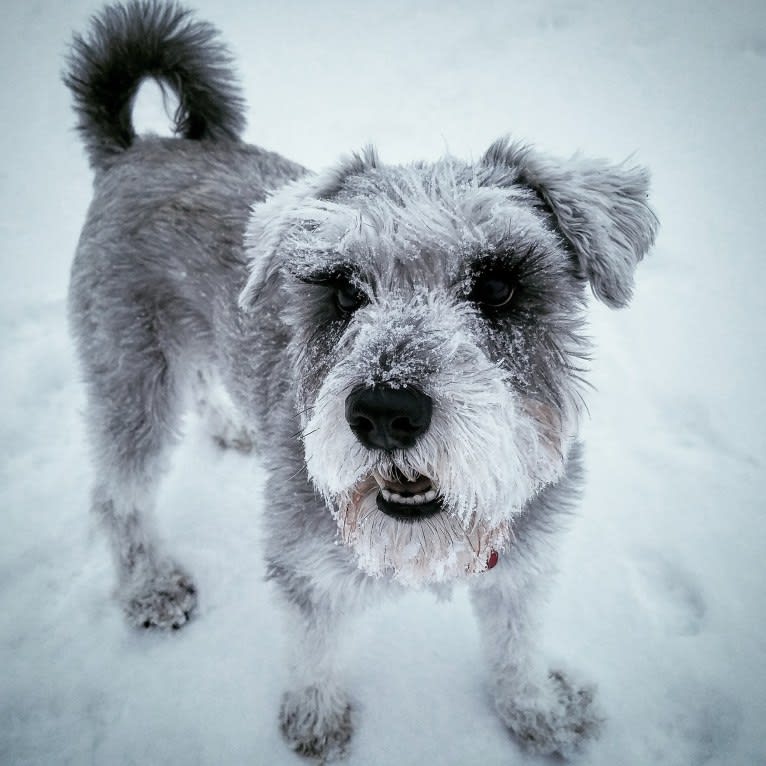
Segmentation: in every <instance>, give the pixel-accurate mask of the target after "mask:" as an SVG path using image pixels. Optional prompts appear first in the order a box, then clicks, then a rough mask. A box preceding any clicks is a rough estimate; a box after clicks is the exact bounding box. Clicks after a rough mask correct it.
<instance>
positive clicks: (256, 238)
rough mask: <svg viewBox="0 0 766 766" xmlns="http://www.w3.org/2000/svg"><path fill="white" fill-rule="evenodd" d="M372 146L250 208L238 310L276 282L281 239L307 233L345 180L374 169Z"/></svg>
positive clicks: (248, 307) (279, 261) (343, 158)
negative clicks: (246, 271) (246, 268)
mask: <svg viewBox="0 0 766 766" xmlns="http://www.w3.org/2000/svg"><path fill="white" fill-rule="evenodd" d="M378 164H379V160H378V156H377V154H376V152H375V149H374V148H373V147H372V146H367V147H365V148H364V149H363V150H362V151H361V152H359V153H354V154H351V155H349V156H343V157H341V158H340V160H339V161H338V163H337V164H336V165H334V166H332V167H330V168H327V169H326V170H324V171H323V172H322V173H319V174H318V175H313V174H309V175H305V176H303V177H302V178H299V179H298V180H297V181H293V182H292V183H289V184H287V185H286V186H284V187H282V188H281V189H280V190H278V191H277V192H276V193H274V194H273V195H272V196H271V197H269V198H268V199H266V201H265V202H259V203H256V204H255V205H253V207H252V209H251V212H250V220H249V221H248V225H247V230H246V231H245V251H246V253H247V256H248V259H249V261H250V275H249V277H248V280H247V283H246V284H245V287H244V289H243V290H242V292H241V293H240V295H239V306H240V308H241V309H243V310H245V311H247V310H249V309H251V308H252V307H253V305H254V304H255V303H256V301H257V300H258V297H259V295H260V294H261V293H262V292H264V291H268V289H269V286H273V285H274V284H275V282H276V281H277V280H278V278H279V271H280V268H281V265H282V259H281V252H282V250H283V246H284V242H285V238H286V237H287V236H288V235H289V233H290V232H291V231H293V230H295V229H297V228H303V229H305V230H308V231H310V230H311V229H312V227H313V226H314V225H315V224H316V222H317V221H316V220H315V219H316V217H317V214H319V213H321V211H322V208H323V207H328V206H330V205H331V204H332V198H333V197H334V196H335V195H336V194H337V193H338V192H339V191H340V190H341V189H342V188H343V185H344V183H345V181H346V179H347V178H349V177H350V176H353V175H357V174H360V173H364V172H366V171H367V170H370V169H373V168H376V167H378Z"/></svg>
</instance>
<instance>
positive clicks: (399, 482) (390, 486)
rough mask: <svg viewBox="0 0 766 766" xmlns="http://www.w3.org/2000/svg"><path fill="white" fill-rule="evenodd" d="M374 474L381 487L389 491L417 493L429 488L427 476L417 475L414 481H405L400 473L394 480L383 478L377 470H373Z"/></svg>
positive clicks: (429, 480) (429, 481)
mask: <svg viewBox="0 0 766 766" xmlns="http://www.w3.org/2000/svg"><path fill="white" fill-rule="evenodd" d="M397 473H398V472H397ZM374 476H375V481H377V482H378V486H379V487H380V488H381V489H387V490H389V492H396V493H397V494H399V495H402V494H409V495H417V494H418V493H421V492H428V490H429V489H431V479H429V478H428V477H427V476H419V477H418V478H417V479H415V480H414V481H407V479H405V477H404V476H402V475H401V474H400V473H399V474H398V478H397V479H396V480H394V479H385V478H383V476H381V475H380V474H379V473H378V472H377V471H375V472H374Z"/></svg>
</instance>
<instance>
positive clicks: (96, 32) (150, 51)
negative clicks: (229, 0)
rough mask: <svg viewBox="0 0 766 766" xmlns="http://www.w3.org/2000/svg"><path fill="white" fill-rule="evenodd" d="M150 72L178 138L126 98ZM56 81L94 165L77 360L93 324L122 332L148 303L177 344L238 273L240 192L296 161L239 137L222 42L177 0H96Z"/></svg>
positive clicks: (78, 263)
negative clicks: (171, 110) (168, 101)
mask: <svg viewBox="0 0 766 766" xmlns="http://www.w3.org/2000/svg"><path fill="white" fill-rule="evenodd" d="M149 77H152V78H155V79H156V80H158V81H159V82H160V84H161V85H162V86H163V87H165V86H169V87H170V88H172V89H173V91H174V92H175V94H176V96H177V98H178V103H179V106H178V109H177V111H176V114H175V116H174V123H175V124H174V129H175V133H176V134H177V136H178V137H177V138H160V137H157V136H145V137H139V136H137V135H136V132H135V130H134V127H133V123H132V119H131V110H132V106H133V102H134V100H135V96H136V93H137V91H138V88H139V87H140V85H141V83H142V81H143V80H144V79H146V78H149ZM64 81H65V83H66V85H67V86H68V87H69V88H70V89H71V91H72V93H73V95H74V101H75V110H76V112H77V115H78V130H79V131H80V133H81V135H82V138H83V140H84V143H85V148H86V150H87V153H88V157H89V160H90V164H91V167H92V168H93V169H94V171H95V173H96V177H95V182H94V198H93V202H92V204H91V207H90V210H89V213H88V218H87V221H86V224H85V227H84V229H83V233H82V236H81V238H80V243H79V245H78V250H77V255H76V257H75V261H74V265H73V269H72V283H71V289H70V304H71V314H72V320H73V329H74V331H75V335H76V336H77V337H78V339H80V346H81V355H82V356H83V357H84V360H85V362H86V366H87V364H88V358H89V356H88V353H87V352H83V351H82V349H83V347H84V345H85V343H86V342H87V343H88V344H89V345H90V347H91V349H92V346H93V343H92V340H91V339H90V336H91V335H92V332H91V328H92V327H93V326H95V325H98V326H99V327H100V329H101V330H102V331H105V333H103V332H102V334H106V335H108V336H110V337H111V338H114V337H115V336H116V337H120V338H123V339H124V338H125V337H126V336H129V335H130V334H131V332H132V328H134V327H135V325H136V321H137V318H138V317H146V316H147V314H150V315H151V316H152V319H151V320H150V321H152V322H153V323H154V325H155V326H162V328H163V333H164V337H165V338H166V339H167V343H169V344H171V345H173V346H178V345H180V344H183V343H185V342H186V341H189V340H191V341H193V342H196V343H199V342H201V341H202V342H204V340H205V339H206V337H207V336H208V334H209V333H208V330H209V327H210V324H211V320H212V317H211V316H210V312H211V311H212V310H213V309H214V307H215V305H216V304H217V303H219V300H218V298H219V295H220V294H221V292H222V291H223V292H225V293H226V294H229V295H234V296H236V294H237V290H236V285H237V284H239V283H240V282H241V281H242V280H243V279H244V276H245V267H246V264H245V258H244V256H243V252H242V241H243V233H244V228H245V225H246V222H247V217H248V213H249V210H250V206H251V205H252V204H253V203H254V202H257V201H261V200H263V199H264V198H265V196H266V195H267V194H268V192H269V191H270V190H272V189H274V188H276V187H279V186H281V185H283V184H284V183H285V182H286V181H289V180H291V179H294V178H296V177H298V176H300V175H302V174H303V173H304V172H305V171H304V169H303V168H302V167H301V166H299V165H298V164H296V163H293V162H290V161H288V160H286V159H284V158H282V157H280V156H279V155H277V154H275V153H273V152H267V151H265V150H263V149H260V148H258V147H255V146H251V145H248V144H246V143H244V142H243V141H242V140H241V137H240V136H241V133H242V130H243V128H244V124H245V119H244V105H243V100H242V98H241V96H240V91H239V87H238V85H237V83H236V79H235V77H234V73H233V71H232V67H231V62H230V57H229V54H228V53H227V51H226V49H225V47H224V46H223V45H222V44H221V43H220V42H219V41H218V35H217V32H216V30H215V29H214V28H213V27H212V26H210V25H209V24H207V23H205V22H201V21H198V20H192V19H191V18H190V17H189V12H188V11H186V10H184V9H181V8H180V7H179V6H177V5H176V4H174V3H171V4H167V3H160V2H156V1H155V0H132V1H131V2H129V3H127V4H125V5H114V6H110V7H108V8H105V9H104V10H103V11H102V12H101V14H100V15H98V16H96V17H95V18H94V19H93V23H92V27H91V34H90V37H82V36H76V37H75V39H74V44H73V47H72V52H71V54H70V57H69V61H68V70H67V72H66V73H65V75H64ZM147 321H149V320H147ZM83 336H88V337H87V341H86V340H84V339H83ZM181 336H183V337H181ZM91 356H92V355H91Z"/></svg>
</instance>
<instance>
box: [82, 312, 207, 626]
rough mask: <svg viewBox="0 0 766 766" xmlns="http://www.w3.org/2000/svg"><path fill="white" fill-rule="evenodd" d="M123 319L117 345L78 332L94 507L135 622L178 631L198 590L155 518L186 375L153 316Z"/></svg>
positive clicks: (121, 594) (139, 314)
mask: <svg viewBox="0 0 766 766" xmlns="http://www.w3.org/2000/svg"><path fill="white" fill-rule="evenodd" d="M128 313H130V316H127V314H128ZM121 314H126V316H122V320H128V319H131V320H132V321H130V322H128V321H123V322H122V323H121V326H122V328H123V332H122V333H121V334H117V333H116V332H115V337H119V338H120V340H119V342H118V343H116V344H115V342H114V339H113V338H112V337H110V336H111V333H107V332H101V333H99V332H92V331H91V332H89V333H88V335H87V337H85V338H84V337H83V335H81V334H79V333H78V335H79V337H80V339H81V340H84V342H81V343H80V350H81V357H82V360H83V366H84V367H85V372H86V380H87V383H88V399H89V402H88V413H87V415H88V418H87V419H88V425H89V427H90V434H91V441H92V446H93V448H94V457H95V468H96V485H95V488H94V491H93V509H94V510H95V512H96V514H97V515H98V517H99V519H100V521H101V523H102V526H103V527H104V528H105V530H106V532H107V535H108V537H109V541H110V543H111V548H112V552H113V554H114V559H115V562H116V565H117V571H118V595H119V599H120V602H121V603H122V606H123V609H124V611H125V613H126V615H127V617H128V620H129V622H130V623H131V624H133V625H135V626H138V627H146V628H149V627H157V628H165V629H168V628H173V629H176V628H179V627H181V626H182V625H183V624H184V623H185V622H186V621H187V620H188V619H189V615H190V614H191V612H192V610H193V609H194V606H195V604H196V590H195V587H194V585H193V583H192V581H191V579H190V577H189V576H188V575H187V574H186V572H185V571H184V570H183V569H182V568H181V567H180V566H178V564H176V563H175V562H174V561H173V560H172V559H171V558H169V557H168V556H167V555H165V554H164V553H163V552H162V550H161V546H160V544H159V541H158V539H157V535H156V533H155V530H154V528H153V524H152V518H151V517H152V513H153V508H154V502H155V495H156V489H157V484H158V482H159V479H160V476H161V474H162V469H163V463H164V458H165V456H166V452H167V450H168V448H169V446H170V444H171V443H172V442H173V441H174V440H175V438H176V427H177V422H178V417H179V414H180V406H181V399H182V396H181V394H182V385H181V380H180V377H179V372H180V370H179V365H178V364H177V363H175V364H174V363H173V362H171V360H170V359H169V358H168V356H167V355H166V353H165V351H164V350H163V348H162V345H161V343H160V340H159V333H158V331H157V323H158V319H157V317H156V316H155V315H154V314H153V312H152V311H149V310H147V311H141V310H140V309H137V308H136V307H135V306H133V307H131V308H127V307H125V306H122V307H115V308H114V309H113V310H112V313H111V314H110V315H109V321H110V322H111V321H118V323H119V320H118V317H120V315H121ZM102 317H103V314H102ZM84 319H85V318H84V317H83V316H82V315H81V316H80V318H79V321H78V318H77V317H75V322H76V325H79V327H76V329H79V330H82V329H83V328H84V327H87V325H86V321H87V320H86V321H83V320H84ZM102 324H103V322H102ZM111 329H112V330H113V331H114V330H115V327H114V326H113V327H112V328H111ZM91 330H92V328H91Z"/></svg>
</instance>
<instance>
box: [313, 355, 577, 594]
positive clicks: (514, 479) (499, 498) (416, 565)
mask: <svg viewBox="0 0 766 766" xmlns="http://www.w3.org/2000/svg"><path fill="white" fill-rule="evenodd" d="M490 370H491V372H492V373H493V374H492V375H491V376H490V375H485V376H480V375H474V376H470V377H468V376H467V377H466V378H465V379H464V380H461V381H459V383H455V378H454V377H453V378H452V379H451V381H450V383H449V384H445V386H444V387H443V389H442V390H440V389H439V387H438V386H434V388H433V390H432V391H431V392H430V393H431V395H432V398H433V401H434V416H433V420H432V422H431V425H430V428H429V430H428V432H427V433H426V434H424V435H422V436H421V437H420V438H419V439H418V441H417V442H416V444H415V445H414V446H413V447H411V448H410V449H406V450H396V451H394V452H390V453H385V452H381V451H379V450H369V449H367V448H366V447H364V446H363V445H362V444H360V443H359V442H358V441H357V439H356V438H355V437H354V435H353V433H352V432H351V429H350V428H349V426H348V424H347V422H346V419H345V413H344V402H345V398H344V394H345V393H346V392H347V391H348V390H349V384H348V378H345V379H343V376H341V375H338V376H334V375H331V376H329V377H328V379H326V380H325V383H324V385H323V386H322V388H321V390H320V392H319V394H318V396H317V399H316V403H315V406H314V408H313V411H312V415H311V417H310V418H309V419H308V421H307V422H306V423H305V424H304V429H303V433H304V437H303V438H304V447H305V452H306V464H307V468H308V473H309V476H310V477H311V479H312V481H313V482H314V484H315V486H316V487H317V489H318V490H319V491H320V492H321V493H322V495H323V497H324V499H325V501H326V502H327V505H328V507H329V508H330V509H331V510H332V512H333V515H334V516H335V519H336V521H337V523H338V528H339V531H340V539H341V541H342V542H343V543H345V544H346V545H349V546H350V547H351V548H352V549H353V550H354V552H355V554H356V557H357V561H358V565H359V567H360V568H361V569H362V570H363V571H365V572H367V573H369V574H371V575H383V574H388V575H392V576H393V577H395V578H396V579H398V580H400V581H402V582H404V583H406V584H408V585H415V584H426V583H430V582H443V581H446V580H449V579H453V578H455V577H459V576H461V575H465V574H471V573H475V572H480V571H483V570H484V569H485V568H486V566H487V560H488V557H489V556H490V554H491V552H492V550H496V551H498V552H501V551H502V550H503V549H504V548H505V547H506V546H507V545H508V543H509V540H510V537H511V530H512V519H513V516H514V515H515V514H517V513H519V512H520V511H521V510H522V509H523V508H524V506H525V505H526V504H527V502H528V501H529V500H530V499H531V498H532V497H534V496H535V494H536V493H537V492H538V491H539V490H540V489H541V488H542V487H543V486H545V485H547V484H549V483H551V482H553V481H555V480H556V479H558V478H559V477H560V476H561V475H562V473H563V468H564V464H565V461H566V455H567V452H568V448H569V443H570V440H571V437H572V436H573V435H574V427H575V413H574V410H571V411H568V412H566V413H564V415H561V414H560V413H559V411H558V410H556V411H554V410H553V409H552V408H551V407H549V406H547V405H544V404H542V403H540V402H537V401H534V400H530V399H526V398H524V397H522V396H521V395H519V394H517V393H516V392H514V391H513V390H512V389H511V388H510V387H509V386H508V385H507V379H506V378H505V376H504V373H503V372H502V371H500V370H497V369H496V368H490ZM488 372H489V370H488ZM397 472H398V474H399V475H404V476H405V477H408V478H410V479H415V478H416V477H427V478H428V479H430V480H431V482H432V485H433V486H434V487H435V488H437V489H438V496H439V499H440V501H441V511H440V512H438V513H436V514H433V515H430V516H425V517H423V518H418V516H417V514H414V518H413V519H412V520H399V519H397V518H395V517H392V516H389V515H387V514H385V513H383V512H382V511H381V510H380V509H379V507H378V504H377V495H378V492H379V491H380V489H379V487H378V484H377V482H376V481H375V479H374V478H373V477H374V475H375V474H376V473H378V474H380V473H382V474H384V475H386V474H388V475H392V474H395V473H397Z"/></svg>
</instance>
